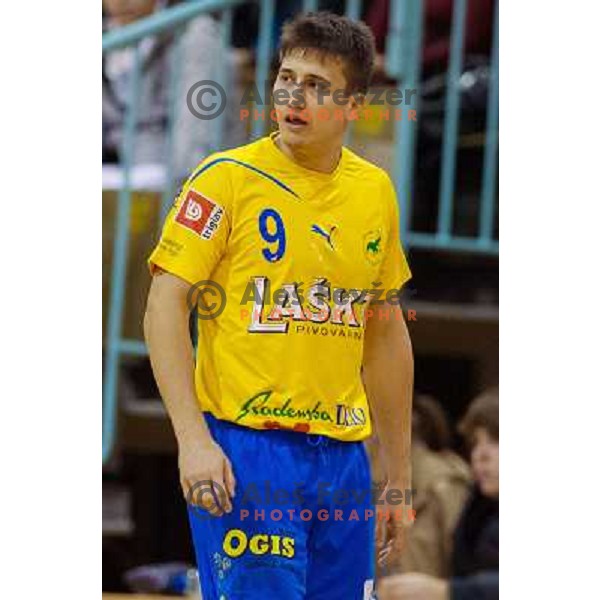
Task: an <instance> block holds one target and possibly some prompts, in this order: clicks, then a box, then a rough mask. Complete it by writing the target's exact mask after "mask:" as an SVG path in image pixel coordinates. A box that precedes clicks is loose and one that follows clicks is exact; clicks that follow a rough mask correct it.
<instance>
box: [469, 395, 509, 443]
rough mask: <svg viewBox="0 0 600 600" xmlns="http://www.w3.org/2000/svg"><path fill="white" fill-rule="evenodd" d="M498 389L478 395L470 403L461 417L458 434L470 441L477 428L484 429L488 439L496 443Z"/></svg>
mask: <svg viewBox="0 0 600 600" xmlns="http://www.w3.org/2000/svg"><path fill="white" fill-rule="evenodd" d="M499 399H500V396H499V393H498V388H492V389H489V390H486V391H485V392H483V394H480V395H479V396H477V398H475V400H473V402H471V405H470V406H469V408H468V409H467V413H466V414H465V416H464V417H463V419H462V421H461V423H460V425H459V429H460V432H461V433H462V434H463V435H464V436H465V437H466V438H467V440H469V441H471V440H472V439H473V436H474V435H475V430H476V429H478V428H481V429H485V431H487V433H488V434H489V436H490V437H492V438H493V439H495V440H496V441H498V439H499V434H500V404H499Z"/></svg>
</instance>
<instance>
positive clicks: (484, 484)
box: [471, 427, 500, 498]
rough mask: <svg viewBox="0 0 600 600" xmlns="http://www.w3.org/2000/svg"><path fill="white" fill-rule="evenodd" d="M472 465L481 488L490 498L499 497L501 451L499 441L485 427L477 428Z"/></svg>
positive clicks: (472, 451) (472, 452)
mask: <svg viewBox="0 0 600 600" xmlns="http://www.w3.org/2000/svg"><path fill="white" fill-rule="evenodd" d="M474 438H475V439H474V444H473V449H472V450H471V466H472V468H473V475H474V476H475V480H476V481H477V484H478V486H479V489H480V490H481V493H482V494H483V495H484V496H487V497H488V498H498V496H499V494H500V477H499V475H500V456H499V455H500V453H499V446H498V441H497V440H495V439H494V438H492V437H491V436H490V434H489V433H488V432H487V431H486V430H485V429H483V428H481V427H478V428H477V429H476V430H475V435H474Z"/></svg>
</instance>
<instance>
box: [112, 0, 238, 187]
mask: <svg viewBox="0 0 600 600" xmlns="http://www.w3.org/2000/svg"><path fill="white" fill-rule="evenodd" d="M169 4H170V3H168V2H166V1H164V0H103V5H102V6H103V11H104V15H105V18H104V23H103V28H104V31H110V30H112V29H115V28H118V27H121V26H125V25H129V24H131V23H133V22H135V21H137V20H139V19H142V18H144V17H148V16H150V15H151V14H152V13H154V12H157V11H159V10H162V9H163V8H166V7H168V5H169ZM178 35H179V36H181V37H180V38H178V37H177V36H178ZM178 39H179V40H180V43H181V54H180V56H181V68H180V74H179V85H178V87H177V90H176V96H175V99H176V107H175V115H176V118H175V122H174V132H173V135H174V138H173V144H172V153H171V159H172V161H173V167H174V175H175V177H176V178H182V177H184V176H185V175H186V174H187V173H188V172H189V171H190V170H191V169H192V168H193V167H194V166H195V165H197V164H198V162H200V161H201V160H202V159H204V158H205V157H206V156H207V155H208V154H209V153H210V152H213V151H214V150H215V149H216V148H215V145H216V132H217V129H216V125H217V120H216V119H215V120H201V119H199V118H197V117H196V116H194V114H193V113H192V112H191V111H190V109H189V108H188V106H187V102H186V97H187V93H188V90H189V89H190V88H191V87H192V86H193V85H194V84H195V83H196V82H198V81H201V80H216V81H221V80H222V73H224V72H225V71H227V72H230V73H236V69H235V68H233V65H229V62H233V53H230V52H226V50H225V48H224V46H223V40H222V39H221V35H220V31H219V22H218V21H217V19H216V18H215V17H214V16H213V15H210V14H201V15H199V16H197V17H196V18H194V19H192V20H191V21H190V22H189V24H188V25H187V26H186V27H185V28H184V29H183V30H182V31H181V32H179V31H178V33H176V34H174V33H172V32H167V33H163V34H158V35H156V36H150V37H146V38H144V39H142V40H141V42H140V52H141V77H140V88H139V89H140V92H139V95H138V98H137V107H138V119H137V123H136V134H135V144H134V152H133V154H134V156H133V163H134V164H135V165H163V166H164V165H165V164H166V162H167V156H168V153H169V148H168V147H167V131H168V120H169V103H170V101H171V98H170V95H171V68H172V64H173V60H172V56H173V52H174V50H175V46H176V42H177V41H178ZM133 64H134V48H133V46H128V47H125V48H120V49H117V50H113V51H111V52H107V53H105V54H103V57H102V134H103V135H102V162H103V163H115V162H120V160H122V158H123V157H122V156H121V155H120V154H121V144H122V141H123V126H124V119H125V113H126V109H127V105H128V102H129V86H130V83H131V75H132V72H133ZM233 83H234V82H230V85H232V84H233ZM230 112H233V111H226V114H223V115H222V116H221V118H225V119H226V120H227V122H226V124H225V128H226V133H225V135H224V139H227V141H228V143H233V144H236V143H241V142H242V141H243V139H245V134H244V128H243V125H242V124H241V122H240V120H239V116H238V117H237V123H235V122H232V121H233V117H232V115H231V114H229V113H230Z"/></svg>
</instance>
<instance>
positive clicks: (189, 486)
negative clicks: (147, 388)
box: [144, 271, 235, 515]
mask: <svg viewBox="0 0 600 600" xmlns="http://www.w3.org/2000/svg"><path fill="white" fill-rule="evenodd" d="M189 289H190V285H189V283H187V282H185V281H184V280H183V279H180V278H179V277H176V276H175V275H172V274H170V273H167V272H161V271H158V272H157V273H156V274H155V275H154V277H153V278H152V284H151V286H150V292H149V294H148V304H147V307H146V314H145V316H144V335H145V338H146V344H147V346H148V351H149V353H150V362H151V363H152V370H153V372H154V377H155V379H156V382H157V384H158V388H159V390H160V394H161V397H162V398H163V401H164V403H165V406H166V409H167V412H168V414H169V417H170V419H171V422H172V424H173V429H174V431H175V437H176V438H177V445H178V449H179V475H180V482H181V487H182V489H183V492H184V495H185V497H186V500H187V501H188V502H190V503H193V504H199V505H202V506H204V507H205V508H207V509H209V510H210V512H211V514H213V515H221V514H223V512H230V511H231V500H232V498H233V496H234V494H235V479H234V476H233V471H232V468H231V463H230V462H229V459H228V458H227V457H226V456H225V454H224V453H223V451H222V450H221V448H220V446H219V445H218V444H217V443H216V442H215V441H214V440H213V438H212V436H211V434H210V431H209V430H208V427H207V425H206V421H205V420H204V416H203V414H202V411H201V410H200V406H199V404H198V400H197V397H196V389H195V385H194V353H193V348H192V342H191V339H190V333H189V313H190V311H189V307H188V302H187V295H188V292H189ZM209 482H211V483H210V484H209ZM211 487H212V490H214V491H213V492H211ZM198 494H200V497H198V496H197V495H198ZM215 498H216V499H217V500H218V503H217V505H216V506H215Z"/></svg>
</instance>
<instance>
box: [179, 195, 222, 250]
mask: <svg viewBox="0 0 600 600" xmlns="http://www.w3.org/2000/svg"><path fill="white" fill-rule="evenodd" d="M223 213H224V210H223V208H222V207H221V206H219V205H218V204H217V203H216V202H213V201H212V200H209V199H208V198H207V197H206V196H203V195H202V194H199V193H198V192H195V191H194V190H189V191H188V193H187V195H186V197H185V200H184V201H183V202H182V204H181V206H180V208H179V212H178V213H177V216H176V217H175V221H176V222H177V223H179V224H180V225H182V226H183V227H186V228H187V229H191V230H192V231H193V232H195V233H197V234H198V235H199V236H200V237H201V238H202V239H204V240H210V239H211V238H212V237H213V235H214V234H215V232H216V231H217V229H218V228H219V225H220V224H221V221H222V220H223Z"/></svg>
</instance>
